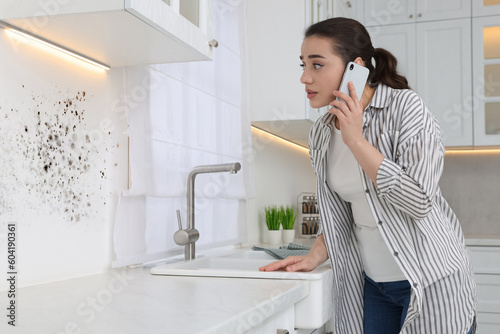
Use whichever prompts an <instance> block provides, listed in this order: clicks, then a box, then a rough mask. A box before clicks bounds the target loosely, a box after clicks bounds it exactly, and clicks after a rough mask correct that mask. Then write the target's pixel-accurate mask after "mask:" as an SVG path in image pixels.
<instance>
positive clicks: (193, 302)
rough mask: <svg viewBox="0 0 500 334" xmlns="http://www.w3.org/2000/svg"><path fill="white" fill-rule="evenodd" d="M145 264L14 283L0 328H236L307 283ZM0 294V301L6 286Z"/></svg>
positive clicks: (275, 308)
mask: <svg viewBox="0 0 500 334" xmlns="http://www.w3.org/2000/svg"><path fill="white" fill-rule="evenodd" d="M150 269H151V266H145V267H140V268H135V269H119V270H110V271H109V272H107V273H103V274H98V275H92V276H87V277H82V278H76V279H70V280H65V281H60V282H54V283H48V284H42V285H38V286H33V287H26V288H22V289H18V291H17V292H18V293H17V300H16V306H17V308H16V328H15V330H14V328H12V327H11V326H8V325H7V324H6V322H7V320H6V317H5V314H6V311H5V308H4V307H2V309H3V310H4V312H3V313H4V315H3V318H4V320H2V322H1V324H0V332H2V333H11V332H12V333H58V334H59V333H93V334H98V333H106V334H109V333H120V334H122V333H134V334H137V333H238V332H241V329H249V328H253V327H255V326H258V324H260V323H262V322H263V321H265V320H266V319H267V318H269V317H272V316H273V315H274V314H276V313H278V312H280V311H282V310H284V309H286V308H288V307H290V306H292V305H294V304H295V303H296V302H298V301H299V300H301V299H303V298H304V297H306V296H307V295H308V294H309V282H307V281H299V280H268V279H232V278H207V277H204V278H200V277H174V276H155V275H151V274H150ZM20 279H22V276H20ZM0 296H1V300H2V306H4V304H6V302H5V301H6V300H7V292H2V293H0ZM251 325H252V326H253V327H251ZM5 329H7V330H5Z"/></svg>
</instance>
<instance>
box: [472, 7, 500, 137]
mask: <svg viewBox="0 0 500 334" xmlns="http://www.w3.org/2000/svg"><path fill="white" fill-rule="evenodd" d="M472 22H473V25H472V26H473V31H472V34H473V35H472V40H473V48H472V50H473V51H472V52H473V54H472V57H473V80H472V87H473V93H474V95H473V96H474V99H473V102H474V143H475V145H477V146H484V145H500V15H497V16H488V17H479V18H473V21H472Z"/></svg>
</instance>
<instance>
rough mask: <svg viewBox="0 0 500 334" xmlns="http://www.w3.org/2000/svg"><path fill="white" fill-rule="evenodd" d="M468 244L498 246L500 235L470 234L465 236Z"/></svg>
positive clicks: (499, 245)
mask: <svg viewBox="0 0 500 334" xmlns="http://www.w3.org/2000/svg"><path fill="white" fill-rule="evenodd" d="M465 244H466V245H467V246H494V247H496V246H498V247H500V235H491V234H489V235H484V234H468V235H466V236H465Z"/></svg>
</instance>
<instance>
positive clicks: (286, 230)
mask: <svg viewBox="0 0 500 334" xmlns="http://www.w3.org/2000/svg"><path fill="white" fill-rule="evenodd" d="M281 210H282V211H283V220H282V222H281V224H282V226H283V235H282V238H283V243H285V244H289V243H290V242H293V239H295V230H294V228H293V225H294V224H295V219H296V218H297V212H296V211H295V208H294V207H293V206H287V207H286V208H283V207H281Z"/></svg>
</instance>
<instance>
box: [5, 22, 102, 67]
mask: <svg viewBox="0 0 500 334" xmlns="http://www.w3.org/2000/svg"><path fill="white" fill-rule="evenodd" d="M0 27H2V28H4V29H5V30H7V31H9V32H12V33H15V34H18V35H20V36H23V37H25V38H28V39H30V40H32V41H35V42H37V43H40V44H42V45H45V46H48V47H50V48H52V49H55V50H57V51H59V52H62V53H64V54H67V55H69V56H72V57H74V58H76V59H78V60H81V61H84V62H86V63H88V64H91V65H94V66H97V67H99V68H100V69H103V70H109V69H111V67H110V66H109V65H106V64H104V63H101V62H99V61H97V60H95V59H92V58H89V57H87V56H85V55H82V54H81V53H78V52H76V51H73V50H70V49H68V48H65V47H64V46H61V45H58V44H56V43H54V42H51V41H49V40H47V39H45V38H43V37H40V36H36V35H33V34H31V33H29V32H26V31H24V30H22V29H19V28H17V27H15V26H12V25H10V24H8V23H6V22H4V21H0Z"/></svg>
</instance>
